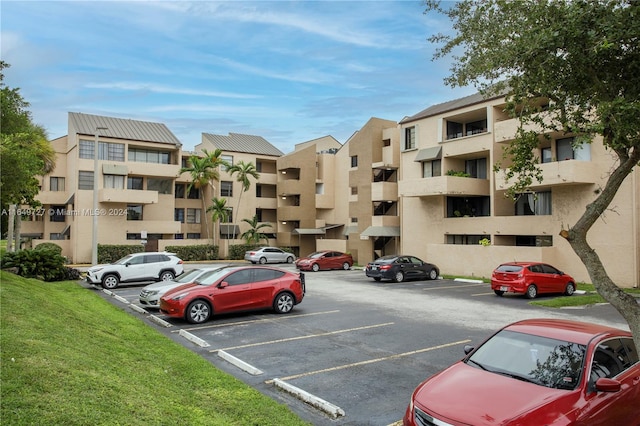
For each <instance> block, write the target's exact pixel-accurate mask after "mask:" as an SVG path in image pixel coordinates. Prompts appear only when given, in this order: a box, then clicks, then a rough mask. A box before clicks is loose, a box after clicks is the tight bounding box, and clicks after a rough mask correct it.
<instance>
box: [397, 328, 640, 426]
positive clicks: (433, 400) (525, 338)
mask: <svg viewBox="0 0 640 426" xmlns="http://www.w3.org/2000/svg"><path fill="white" fill-rule="evenodd" d="M465 352H466V353H467V354H468V355H467V356H466V357H465V358H463V359H462V360H461V361H459V362H457V363H455V364H454V365H452V366H451V367H449V368H447V369H446V370H444V371H442V372H440V373H438V374H436V375H434V376H432V377H431V378H430V379H428V380H426V381H425V382H423V383H422V384H420V385H419V386H418V387H417V388H416V390H415V391H414V392H413V395H412V396H411V402H410V404H409V406H408V407H407V410H406V412H405V415H404V418H403V425H404V426H424V425H449V426H463V425H465V426H468V425H473V426H482V425H520V426H539V425H556V426H560V425H562V426H569V425H571V426H595V425H602V426H604V425H629V426H631V425H639V424H640V405H639V404H640V361H638V353H637V352H636V348H635V346H634V344H633V339H632V337H631V333H629V332H628V331H624V330H619V329H615V328H611V327H606V326H602V325H596V324H588V323H583V322H577V321H568V320H554V319H531V320H524V321H519V322H516V323H513V324H510V325H508V326H506V327H504V328H502V329H501V330H499V331H498V332H497V333H495V334H494V335H493V336H491V337H490V338H489V339H487V340H486V341H485V342H484V343H482V345H480V346H479V347H477V348H475V349H474V348H472V347H468V346H467V347H465Z"/></svg>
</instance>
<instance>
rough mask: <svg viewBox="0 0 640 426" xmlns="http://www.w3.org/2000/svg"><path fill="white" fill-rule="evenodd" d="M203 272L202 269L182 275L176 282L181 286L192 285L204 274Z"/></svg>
mask: <svg viewBox="0 0 640 426" xmlns="http://www.w3.org/2000/svg"><path fill="white" fill-rule="evenodd" d="M202 272H203V270H202V269H192V270H190V271H189V272H186V273H184V274H182V275H180V276H179V277H178V278H176V279H175V280H174V281H176V282H178V283H181V284H186V283H192V282H193V281H194V280H195V279H196V278H197V277H198V275H200V274H202Z"/></svg>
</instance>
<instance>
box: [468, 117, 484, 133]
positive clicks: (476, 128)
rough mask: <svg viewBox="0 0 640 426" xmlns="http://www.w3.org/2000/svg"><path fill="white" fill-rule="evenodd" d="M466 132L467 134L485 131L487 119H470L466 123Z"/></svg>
mask: <svg viewBox="0 0 640 426" xmlns="http://www.w3.org/2000/svg"><path fill="white" fill-rule="evenodd" d="M465 127H466V134H467V136H471V135H477V134H479V133H486V131H487V120H486V119H485V120H478V121H472V122H470V123H467V124H466V126H465Z"/></svg>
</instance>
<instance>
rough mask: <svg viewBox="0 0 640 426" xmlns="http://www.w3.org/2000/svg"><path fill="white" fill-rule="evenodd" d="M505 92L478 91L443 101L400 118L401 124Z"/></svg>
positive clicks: (495, 96)
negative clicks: (495, 93) (489, 92)
mask: <svg viewBox="0 0 640 426" xmlns="http://www.w3.org/2000/svg"><path fill="white" fill-rule="evenodd" d="M505 93H506V92H505ZM505 93H500V94H497V95H493V96H486V95H483V94H482V93H479V92H478V93H474V94H473V95H469V96H465V97H463V98H458V99H454V100H452V101H447V102H443V103H441V104H436V105H432V106H430V107H429V108H427V109H423V110H422V111H420V112H419V113H417V114H414V115H412V116H410V117H405V118H403V119H402V120H400V124H404V123H409V122H411V121H415V120H420V119H421V118H426V117H431V116H434V115H438V114H442V113H444V112H448V111H453V110H456V109H459V108H463V107H466V106H470V105H474V104H479V103H481V102H484V101H487V100H489V99H497V98H501V97H503V96H505Z"/></svg>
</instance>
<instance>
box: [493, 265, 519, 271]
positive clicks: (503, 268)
mask: <svg viewBox="0 0 640 426" xmlns="http://www.w3.org/2000/svg"><path fill="white" fill-rule="evenodd" d="M496 271H498V272H520V271H522V266H519V265H500V266H498V269H496Z"/></svg>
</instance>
